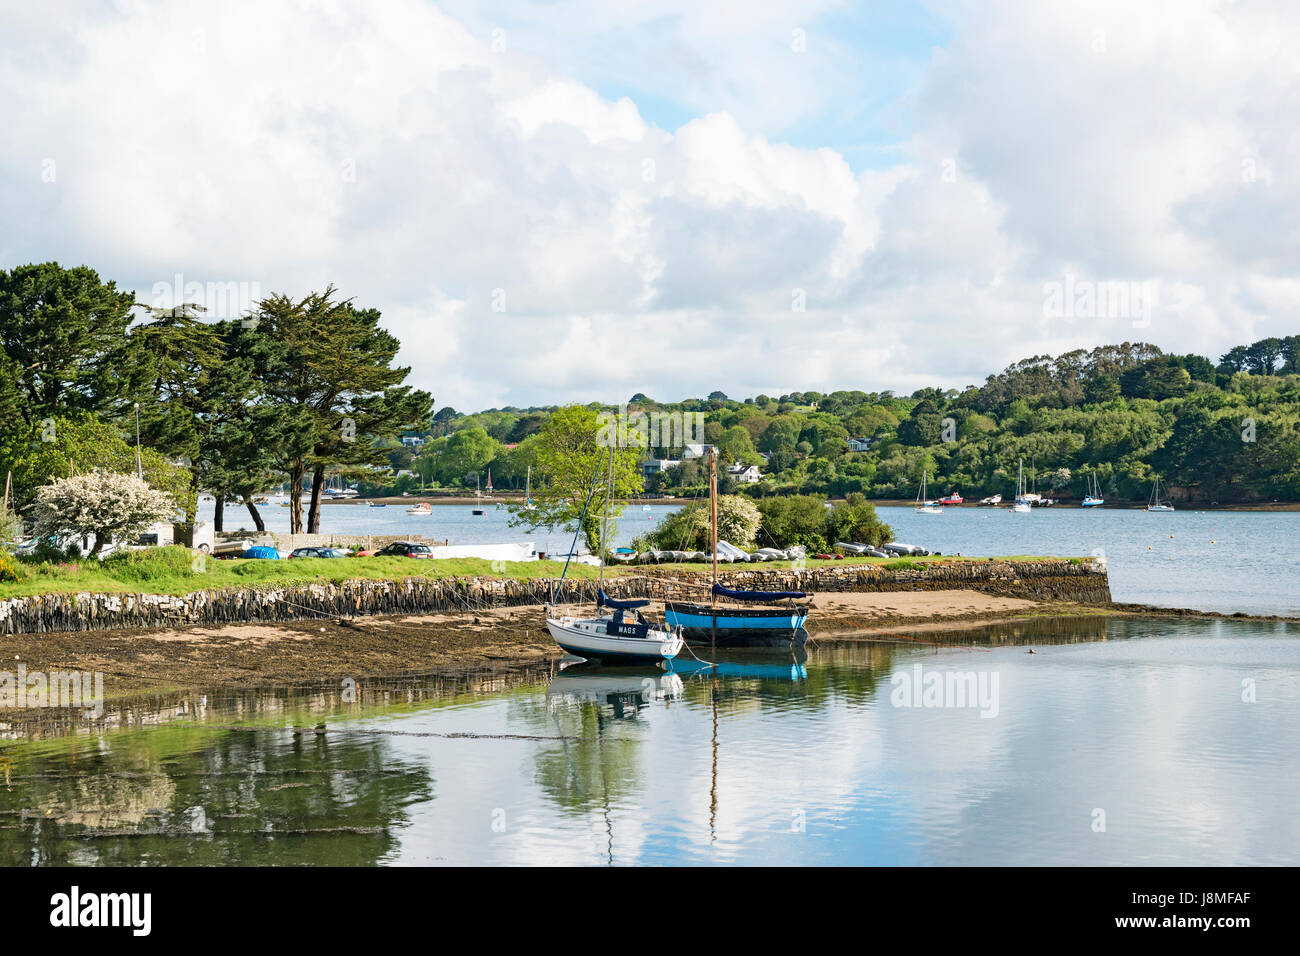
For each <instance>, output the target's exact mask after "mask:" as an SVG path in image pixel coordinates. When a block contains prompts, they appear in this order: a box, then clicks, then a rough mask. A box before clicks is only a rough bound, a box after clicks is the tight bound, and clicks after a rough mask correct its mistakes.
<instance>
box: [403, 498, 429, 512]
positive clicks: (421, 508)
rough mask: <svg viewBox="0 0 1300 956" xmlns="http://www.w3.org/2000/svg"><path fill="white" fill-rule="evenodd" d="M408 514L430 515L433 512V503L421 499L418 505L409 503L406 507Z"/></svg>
mask: <svg viewBox="0 0 1300 956" xmlns="http://www.w3.org/2000/svg"><path fill="white" fill-rule="evenodd" d="M406 513H407V514H408V515H431V514H433V505H431V504H429V502H427V501H421V502H420V503H419V504H418V505H411V507H409V508H407V509H406Z"/></svg>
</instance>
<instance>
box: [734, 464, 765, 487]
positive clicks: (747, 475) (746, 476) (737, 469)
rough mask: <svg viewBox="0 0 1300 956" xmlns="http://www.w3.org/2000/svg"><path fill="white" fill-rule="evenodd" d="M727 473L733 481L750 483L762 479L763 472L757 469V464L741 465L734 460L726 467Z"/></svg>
mask: <svg viewBox="0 0 1300 956" xmlns="http://www.w3.org/2000/svg"><path fill="white" fill-rule="evenodd" d="M727 474H729V475H730V476H731V477H732V479H734V480H735V481H743V482H745V483H746V484H751V485H752V484H754V483H755V482H758V481H762V480H763V473H762V472H761V471H759V470H758V465H742V464H741V463H740V462H736V463H735V464H734V465H732V466H731V467H730V468H728V469H727Z"/></svg>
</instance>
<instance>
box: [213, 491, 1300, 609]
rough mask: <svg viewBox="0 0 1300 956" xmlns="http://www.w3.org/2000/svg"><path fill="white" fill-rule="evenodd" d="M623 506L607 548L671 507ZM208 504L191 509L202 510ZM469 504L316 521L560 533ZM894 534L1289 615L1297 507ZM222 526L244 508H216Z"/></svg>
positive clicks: (283, 526) (342, 514) (383, 527)
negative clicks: (1099, 563)
mask: <svg viewBox="0 0 1300 956" xmlns="http://www.w3.org/2000/svg"><path fill="white" fill-rule="evenodd" d="M649 507H650V510H649V511H645V510H643V506H641V505H633V506H632V507H631V508H629V509H628V510H627V511H626V512H625V514H624V516H623V518H622V520H621V521H620V522H619V524H618V535H617V538H616V545H626V544H629V543H630V542H631V540H632V538H633V537H634V536H635V535H638V534H641V533H642V532H643V531H645V530H647V529H649V528H653V527H654V526H655V524H656V523H658V522H659V521H661V520H662V519H663V517H664V515H666V514H668V513H670V512H672V511H675V510H676V508H677V507H678V506H665V505H651V506H649ZM211 508H212V506H211V505H208V506H207V507H206V509H205V510H204V511H203V512H202V514H203V515H204V516H206V517H211ZM472 510H473V509H472V507H471V506H468V505H465V506H461V505H445V506H439V507H435V508H434V509H433V514H432V515H431V516H429V517H427V518H419V517H414V516H411V515H408V514H406V512H405V509H404V508H402V507H399V506H392V505H390V506H389V507H387V508H367V507H366V506H365V505H327V506H325V508H324V510H323V512H322V524H323V527H324V530H325V531H327V532H336V533H339V534H366V533H368V532H369V533H373V534H385V533H390V534H401V533H419V534H426V535H430V536H435V537H439V538H446V539H449V540H450V541H451V542H452V543H453V544H480V543H499V542H508V541H526V540H531V541H533V542H534V545H535V547H536V548H538V549H539V550H544V551H550V552H563V551H567V550H568V548H569V543H570V540H571V537H570V536H569V535H566V534H562V533H559V532H550V533H548V532H546V531H538V532H536V533H533V534H529V533H528V531H527V529H524V528H511V527H509V525H508V524H507V514H506V512H505V511H503V510H497V509H496V508H494V507H492V506H488V507H487V508H486V511H487V514H486V515H483V516H482V517H478V516H475V515H473V514H471V512H472ZM878 510H879V513H880V515H881V517H882V518H883V519H884V520H885V521H886V522H888V523H889V524H890V526H891V527H892V528H893V529H894V532H895V534H896V535H897V538H898V540H900V541H906V542H908V543H910V544H919V545H921V546H923V547H925V548H928V549H930V550H932V551H942V552H943V553H944V554H964V555H989V556H991V555H1014V554H1053V555H1065V556H1077V555H1087V554H1094V553H1098V554H1104V555H1105V556H1106V559H1107V565H1108V567H1109V570H1110V585H1111V593H1112V595H1113V596H1114V598H1115V600H1117V601H1131V602H1135V603H1140V604H1158V605H1162V606H1165V607H1189V608H1197V609H1199V610H1207V611H1225V612H1236V611H1243V612H1246V613H1249V614H1282V615H1300V581H1297V569H1300V513H1298V512H1225V511H1213V512H1193V511H1177V512H1174V513H1173V514H1148V513H1146V512H1144V511H1128V510H1124V511H1121V510H1112V509H1102V510H1100V511H1098V510H1095V509H1091V510H1087V511H1085V510H1084V509H1082V508H1060V507H1058V508H1044V509H1041V510H1039V511H1035V512H1034V513H1033V514H1030V515H1013V514H1011V513H1010V512H1009V511H1007V510H1006V509H1005V508H1001V509H993V508H950V509H948V511H947V512H946V513H945V514H943V515H942V516H927V515H918V514H916V513H915V512H914V511H913V510H912V509H911V508H880V509H878ZM262 512H263V514H264V515H265V517H266V520H267V527H268V528H270V529H271V530H273V531H276V530H279V531H288V527H289V525H288V522H289V516H288V509H287V508H280V507H275V506H273V507H269V508H263V509H262ZM226 514H227V518H228V519H229V526H230V527H231V528H235V527H238V526H239V521H240V519H241V517H242V518H243V519H244V520H245V521H247V517H248V515H247V513H246V512H240V511H238V510H235V511H233V512H232V511H231V510H230V509H227V512H226Z"/></svg>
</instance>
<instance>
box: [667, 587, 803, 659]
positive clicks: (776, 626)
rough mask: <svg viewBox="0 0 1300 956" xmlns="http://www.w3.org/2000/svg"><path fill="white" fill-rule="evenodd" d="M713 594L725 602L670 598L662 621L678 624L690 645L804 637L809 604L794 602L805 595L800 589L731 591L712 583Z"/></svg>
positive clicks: (777, 642)
mask: <svg viewBox="0 0 1300 956" xmlns="http://www.w3.org/2000/svg"><path fill="white" fill-rule="evenodd" d="M713 594H714V596H715V597H717V598H721V599H723V600H724V601H726V602H727V604H716V603H710V604H695V603H682V602H678V601H671V602H669V603H667V604H666V605H665V606H664V623H666V624H668V625H669V626H670V627H680V628H681V629H682V634H683V635H684V636H685V638H686V640H687V642H688V643H690V644H715V643H716V645H717V646H718V647H781V646H785V645H788V644H790V643H791V642H792V641H793V642H794V643H796V644H802V643H803V641H804V640H805V639H806V637H807V634H806V632H805V631H804V629H803V627H804V624H805V623H806V622H807V620H808V605H806V604H795V603H794V602H795V601H797V600H799V599H801V598H806V597H807V596H808V595H807V594H805V593H804V592H802V591H733V590H731V589H730V588H724V587H722V586H721V585H719V584H715V585H713ZM780 601H785V602H786V603H784V604H781V603H777V602H780ZM743 602H762V604H761V606H745V604H744V603H743Z"/></svg>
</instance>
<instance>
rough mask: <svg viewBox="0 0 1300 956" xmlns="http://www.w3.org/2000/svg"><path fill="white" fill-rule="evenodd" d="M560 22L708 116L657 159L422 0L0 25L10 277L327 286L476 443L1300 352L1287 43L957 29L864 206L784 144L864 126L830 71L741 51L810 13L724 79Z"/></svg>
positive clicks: (655, 130)
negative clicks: (1126, 351)
mask: <svg viewBox="0 0 1300 956" xmlns="http://www.w3.org/2000/svg"><path fill="white" fill-rule="evenodd" d="M520 9H521V11H527V12H531V11H533V9H534V8H520ZM749 9H750V8H749V7H748V6H746V7H745V10H746V11H749ZM560 12H561V13H562V14H563V15H564V17H566V18H568V19H570V20H572V21H573V23H574V26H573V29H574V30H575V31H576V33H577V34H578V35H580V36H582V37H585V38H587V40H588V41H589V43H594V42H595V41H594V40H593V38H596V37H605V38H608V37H615V38H618V37H623V38H624V39H625V40H626V43H627V47H626V50H625V52H626V53H627V55H628V56H629V57H632V56H640V57H649V58H650V59H647V60H645V61H644V62H654V63H656V64H658V66H657V68H658V69H660V70H661V71H662V73H663V76H664V81H663V88H664V90H665V95H674V94H675V95H677V96H678V97H679V100H680V102H681V103H683V104H685V105H686V106H687V107H689V108H690V109H691V110H692V111H693V112H694V113H695V118H694V119H692V120H690V121H689V122H686V123H685V124H684V125H682V126H681V127H680V128H677V129H662V128H659V127H657V126H656V125H654V123H652V122H650V121H649V120H647V119H646V118H645V115H644V112H643V110H641V109H640V108H639V107H638V105H637V103H636V102H635V97H626V96H620V97H617V98H614V99H610V98H607V97H604V96H601V95H599V94H598V93H597V92H595V91H594V90H593V89H592V88H591V87H590V86H589V85H587V84H586V83H584V82H583V81H582V79H581V78H579V77H575V76H573V75H571V74H569V73H568V72H566V68H567V66H568V64H566V62H565V60H564V58H563V50H562V49H561V48H559V47H547V46H546V44H537V43H534V44H532V45H531V48H530V46H529V44H527V43H516V42H513V41H514V40H517V39H518V38H519V35H518V33H517V32H509V31H508V32H507V34H506V40H507V42H506V43H505V45H504V47H505V48H504V49H500V44H497V45H496V46H495V47H494V37H493V35H492V33H491V31H490V30H489V29H487V28H486V27H485V26H484V25H483V24H482V23H475V24H474V25H473V26H472V28H471V27H469V26H466V25H465V23H462V22H460V21H459V20H457V19H455V18H453V17H451V16H448V15H447V14H445V13H443V12H441V11H440V10H439V9H437V8H435V7H433V6H431V5H429V4H426V3H421V2H416V0H396V2H393V3H388V4H383V5H372V4H362V3H360V2H353V0H333V2H320V3H304V4H300V5H295V6H293V7H289V6H281V5H265V4H256V3H252V2H250V0H242V2H241V0H236V2H233V3H230V4H226V5H223V6H222V7H221V9H220V11H212V10H204V9H203V8H199V7H192V6H180V5H170V4H156V3H152V2H145V0H138V2H130V3H128V2H123V3H120V4H118V5H116V6H115V7H104V6H101V5H89V4H88V5H85V6H84V7H82V8H80V10H79V11H78V13H77V14H76V16H75V18H74V17H73V16H72V15H71V14H69V15H67V16H66V18H65V19H63V20H61V21H59V20H57V19H54V18H46V17H42V18H34V17H31V16H28V15H26V14H24V13H23V11H22V9H21V8H19V9H16V10H6V11H5V13H4V14H2V15H0V16H3V18H4V22H3V24H2V25H0V32H3V33H4V35H5V36H6V37H7V38H9V40H10V46H11V50H10V52H9V54H8V55H7V56H6V57H5V58H3V59H0V128H3V129H4V131H5V139H4V141H3V144H0V221H4V222H5V223H6V225H7V228H6V230H5V231H4V233H3V234H0V265H6V266H7V265H12V264H16V263H20V262H27V261H34V260H35V261H40V260H44V259H55V258H56V259H59V260H61V261H64V262H82V261H84V262H86V263H88V264H91V265H93V266H95V267H96V268H98V269H99V270H100V272H101V273H102V274H104V275H105V276H108V277H112V278H115V279H117V280H118V281H119V283H120V284H122V285H126V286H128V287H131V286H133V287H135V288H137V289H139V290H141V291H142V292H147V291H148V290H149V289H150V288H151V287H152V286H153V284H154V283H155V282H158V281H160V280H164V281H167V282H169V283H170V282H171V279H172V276H173V275H174V274H175V273H177V272H180V273H182V274H184V276H185V278H186V279H187V280H191V279H193V280H198V281H230V280H235V281H246V282H256V283H259V284H260V286H261V288H262V289H263V290H264V291H272V290H276V291H286V292H290V293H292V294H304V293H305V292H306V291H308V290H309V289H311V288H317V287H321V286H323V285H325V284H326V283H328V282H334V283H335V284H336V285H338V286H339V287H340V289H341V290H342V291H343V292H344V293H345V294H347V295H353V296H356V297H357V299H358V301H360V302H363V303H365V304H367V305H374V306H377V307H379V308H381V309H382V310H383V311H384V314H385V316H386V321H387V323H388V324H389V326H390V327H391V328H392V330H393V331H394V333H395V334H397V335H398V337H399V338H401V340H402V341H403V343H404V350H403V356H402V358H403V361H405V362H407V363H409V364H411V365H412V366H413V367H414V368H415V376H414V377H415V379H416V381H417V383H418V384H420V385H421V386H423V387H426V388H429V389H430V390H432V391H433V392H434V393H435V395H436V396H437V398H438V400H439V401H440V403H449V404H454V405H456V406H457V407H459V408H474V407H480V406H484V405H498V404H530V403H542V402H552V401H562V400H568V399H578V400H589V399H594V398H600V399H606V400H617V399H621V398H626V397H628V396H630V395H631V394H633V393H634V392H636V391H645V392H646V393H648V394H651V395H654V396H657V397H662V398H666V399H668V398H678V397H683V396H686V395H693V394H704V393H706V392H708V391H710V390H712V389H713V388H722V389H723V390H724V391H726V392H728V394H733V395H744V394H752V393H756V392H759V391H766V392H768V393H779V392H781V391H785V390H793V389H808V388H816V389H820V390H827V389H831V388H837V387H847V388H865V389H876V388H893V389H895V390H899V391H910V390H912V389H914V388H916V387H920V386H922V385H929V384H940V385H957V386H960V385H963V384H966V383H968V382H971V381H976V380H979V379H981V378H982V377H983V376H984V375H985V374H987V373H989V372H991V371H995V370H996V369H997V368H999V367H1001V366H1002V365H1004V364H1005V363H1006V362H1008V361H1011V360H1013V359H1016V358H1019V357H1023V356H1025V355H1027V354H1032V353H1036V352H1043V351H1049V350H1053V349H1055V350H1060V349H1064V348H1069V347H1073V346H1077V345H1093V344H1097V343H1100V342H1103V341H1122V340H1124V339H1137V338H1148V339H1150V340H1152V341H1155V342H1157V343H1158V344H1161V345H1163V346H1166V347H1169V348H1176V349H1179V350H1186V349H1189V348H1195V349H1198V350H1201V351H1204V352H1206V353H1207V354H1211V355H1217V353H1218V352H1219V351H1221V350H1223V349H1226V348H1227V347H1228V346H1230V345H1232V344H1236V343H1238V342H1241V341H1246V340H1249V339H1251V338H1253V337H1256V336H1258V335H1262V334H1277V333H1289V332H1294V331H1296V329H1295V321H1296V318H1297V313H1298V312H1300V289H1298V288H1297V286H1296V283H1295V282H1294V280H1293V278H1292V276H1291V272H1292V270H1293V263H1294V262H1295V261H1296V253H1297V252H1300V248H1297V243H1300V240H1298V239H1297V238H1296V235H1297V234H1296V232H1295V230H1294V228H1293V227H1292V226H1291V223H1292V222H1294V221H1295V219H1296V218H1297V215H1296V214H1297V212H1300V208H1298V207H1300V187H1298V186H1297V185H1296V183H1295V181H1294V177H1292V176H1291V173H1290V170H1292V169H1295V168H1297V167H1298V165H1300V164H1298V163H1297V161H1298V160H1300V140H1298V137H1300V134H1297V133H1296V132H1295V130H1296V129H1297V128H1298V124H1297V123H1296V122H1295V120H1296V118H1297V109H1296V105H1297V103H1298V102H1300V97H1298V93H1300V91H1298V88H1297V83H1296V78H1297V76H1300V73H1298V72H1297V61H1296V57H1295V56H1294V55H1293V54H1291V53H1289V52H1288V51H1289V49H1290V47H1289V46H1288V45H1287V44H1285V43H1281V42H1278V40H1277V39H1276V38H1277V37H1278V36H1279V35H1281V36H1286V35H1294V32H1295V31H1294V27H1295V23H1294V22H1292V21H1293V20H1294V18H1295V16H1296V15H1295V14H1293V13H1291V12H1289V11H1288V10H1287V9H1286V8H1278V9H1273V8H1271V7H1269V6H1266V5H1255V4H1250V5H1237V6H1233V7H1223V6H1221V5H1218V4H1213V3H1209V2H1204V3H1190V2H1189V3H1178V4H1172V5H1168V6H1159V5H1153V6H1150V7H1146V6H1144V7H1141V8H1139V9H1136V10H1134V9H1131V8H1130V6H1129V5H1127V4H1120V3H1114V4H1100V5H1090V6H1089V7H1088V9H1087V11H1086V12H1080V10H1079V9H1077V8H1076V7H1074V6H1072V5H1062V6H1056V5H1032V6H1031V7H1029V8H1026V7H1025V6H1024V5H1021V4H1007V5H1005V6H1001V7H984V8H981V10H980V11H979V12H978V14H976V15H970V16H967V15H966V14H965V13H964V12H963V11H962V10H961V9H958V10H956V12H952V13H950V14H949V15H950V16H951V19H952V23H953V27H954V30H955V39H954V40H953V42H952V43H951V44H949V46H948V48H947V49H946V50H944V51H941V52H939V53H938V54H936V56H935V58H934V60H933V62H932V63H931V64H930V67H929V68H928V69H927V70H926V72H925V73H924V75H923V79H922V82H921V84H920V86H919V87H918V88H917V89H916V91H915V93H914V95H913V96H912V97H911V98H910V99H909V101H908V104H907V105H908V109H909V110H910V115H911V117H912V127H913V131H912V132H911V133H910V134H909V135H908V138H907V139H906V140H903V141H900V143H899V144H898V145H899V150H898V155H899V156H900V157H901V158H900V161H899V162H898V164H897V165H895V166H893V167H890V168H885V169H869V170H866V171H855V170H854V169H853V168H852V167H851V165H850V164H849V162H847V161H846V159H845V157H844V156H842V155H840V154H839V153H837V152H836V151H834V150H833V149H830V148H815V149H814V148H802V147H795V146H791V145H787V144H786V143H783V142H781V141H780V134H779V131H780V130H781V129H782V128H783V127H784V126H787V125H789V122H790V116H791V115H793V114H792V111H797V110H798V109H806V108H807V104H808V103H809V102H811V100H810V97H814V96H816V97H821V98H822V99H823V100H825V101H826V102H827V103H828V104H833V105H832V106H831V107H828V108H832V109H836V110H842V111H843V110H849V111H851V110H852V104H851V103H848V102H844V98H846V97H850V98H851V97H853V96H856V95H857V88H856V86H855V85H854V84H853V83H846V85H839V84H838V82H837V80H836V75H835V69H834V66H835V64H837V63H841V62H842V61H841V59H838V57H840V56H841V55H848V54H849V53H850V52H851V45H850V44H849V43H848V41H847V40H838V39H837V40H836V43H837V44H838V46H837V50H838V52H836V53H834V54H833V55H832V54H831V53H830V52H829V50H828V51H826V55H825V56H823V57H821V58H820V59H817V58H814V59H816V62H815V63H813V64H812V65H811V66H809V67H807V70H806V72H805V74H801V75H800V78H795V77H793V75H792V74H790V72H789V69H790V67H789V64H786V63H785V61H784V60H780V61H776V60H773V59H771V58H770V57H769V58H767V59H764V57H763V55H761V54H760V53H757V52H756V51H759V50H761V49H762V48H764V45H765V44H767V45H774V46H773V49H775V48H776V47H780V48H782V49H783V50H784V49H785V47H787V46H788V41H789V24H790V23H792V22H796V21H799V19H800V18H799V16H798V15H797V12H796V11H795V8H790V9H782V8H774V9H769V10H767V12H766V13H764V14H763V16H761V17H759V18H758V19H756V20H755V19H753V17H752V16H750V15H749V14H746V15H747V16H750V19H748V20H746V21H745V25H744V28H743V29H740V28H738V31H739V32H738V34H737V43H736V49H734V50H733V49H726V50H724V49H721V48H720V45H719V43H718V40H719V38H721V37H722V36H724V34H725V31H726V28H727V25H728V24H729V23H732V22H733V19H732V18H733V17H734V16H740V14H738V13H735V12H734V11H733V12H732V13H730V14H729V13H727V11H726V10H722V11H721V12H719V11H718V10H716V9H715V10H711V11H708V12H697V11H696V10H695V7H694V6H690V7H689V8H688V7H686V6H682V7H680V8H671V9H668V10H661V14H656V13H655V8H652V7H650V6H648V5H635V6H631V7H626V8H612V7H608V6H606V5H582V4H578V5H576V6H575V5H568V6H565V7H563V8H560ZM815 13H816V11H815V10H813V11H810V13H809V16H810V17H812V16H813V15H814V14H815ZM522 15H523V13H522V12H521V16H522ZM807 22H809V23H813V22H814V19H809V20H808V21H807ZM643 27H644V28H645V29H646V30H648V31H649V33H647V34H645V36H646V37H648V38H647V39H645V40H644V41H638V40H634V39H632V34H633V33H634V32H635V30H636V29H639V28H643ZM637 35H638V36H640V35H641V34H637ZM520 47H523V49H521V48H520ZM592 48H593V47H592V46H590V45H589V46H588V47H587V49H588V51H590V49H592ZM651 50H653V51H655V52H654V53H653V55H652V54H651V52H650V51H651ZM672 50H676V51H677V52H676V53H672V52H671V51H672ZM619 52H620V47H619V45H618V44H614V46H613V48H612V49H610V51H609V55H610V56H611V57H616V56H618V54H619ZM773 55H774V54H773ZM782 55H784V53H783V54H782ZM656 57H657V58H659V59H655V58H656ZM642 65H644V63H643V64H642ZM692 76H695V77H698V78H704V79H703V80H702V81H701V82H700V83H699V84H698V85H695V86H692V84H691V83H689V82H687V79H685V78H689V77H692ZM796 80H797V81H796ZM685 86H691V88H692V89H694V90H695V92H694V93H692V94H691V95H690V96H687V95H686V94H684V93H682V89H683V88H684V87H685ZM769 95H770V97H771V100H772V104H773V113H772V117H771V118H770V120H768V119H765V118H764V116H763V115H762V111H761V110H759V109H756V103H758V102H759V101H760V100H761V99H762V98H763V97H765V96H769ZM800 104H802V105H800ZM47 161H51V162H52V163H53V166H52V167H51V166H50V165H49V162H47ZM50 169H52V170H53V172H54V175H53V181H52V182H47V181H44V180H43V177H44V178H46V179H48V178H49V175H48V173H47V171H48V170H50ZM1067 273H1069V274H1072V275H1081V276H1084V277H1086V278H1090V279H1092V280H1095V281H1110V280H1125V281H1143V282H1147V281H1149V282H1153V283H1157V284H1159V287H1160V288H1161V290H1162V292H1161V308H1160V309H1158V310H1157V312H1156V314H1155V315H1154V316H1153V318H1152V323H1151V326H1150V328H1147V329H1141V328H1138V329H1135V328H1133V327H1132V324H1131V323H1126V322H1123V321H1118V322H1116V321H1094V322H1076V323H1074V324H1072V325H1062V324H1060V323H1054V322H1051V321H1048V320H1046V319H1045V317H1044V314H1043V306H1042V301H1043V294H1042V287H1043V283H1044V282H1047V281H1053V280H1059V279H1061V278H1062V276H1064V275H1065V274H1067ZM796 290H802V294H803V295H804V296H805V297H806V302H807V308H806V311H804V312H798V311H795V310H794V309H793V308H792V305H793V303H794V301H795V299H796V297H797V295H798V293H797V292H796ZM503 303H504V306H505V311H504V312H502V311H494V308H493V307H494V304H495V305H497V306H499V305H501V304H503Z"/></svg>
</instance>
